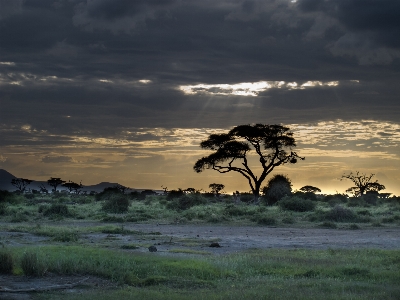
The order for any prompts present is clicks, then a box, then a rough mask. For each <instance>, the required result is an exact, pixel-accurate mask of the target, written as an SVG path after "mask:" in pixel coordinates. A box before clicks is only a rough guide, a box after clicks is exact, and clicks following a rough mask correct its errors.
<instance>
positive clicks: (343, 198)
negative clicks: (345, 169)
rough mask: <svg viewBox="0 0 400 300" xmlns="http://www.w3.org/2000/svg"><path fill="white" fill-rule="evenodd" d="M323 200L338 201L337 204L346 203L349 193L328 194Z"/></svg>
mask: <svg viewBox="0 0 400 300" xmlns="http://www.w3.org/2000/svg"><path fill="white" fill-rule="evenodd" d="M322 201H324V202H328V203H329V202H332V203H334V202H336V203H337V204H339V203H346V202H347V195H343V194H335V195H326V196H325V197H324V198H323V199H322Z"/></svg>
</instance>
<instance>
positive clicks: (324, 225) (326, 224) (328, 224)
mask: <svg viewBox="0 0 400 300" xmlns="http://www.w3.org/2000/svg"><path fill="white" fill-rule="evenodd" d="M319 227H322V228H330V229H336V228H337V225H336V224H335V223H333V222H323V223H322V224H321V225H319Z"/></svg>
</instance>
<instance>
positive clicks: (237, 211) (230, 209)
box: [224, 204, 247, 216]
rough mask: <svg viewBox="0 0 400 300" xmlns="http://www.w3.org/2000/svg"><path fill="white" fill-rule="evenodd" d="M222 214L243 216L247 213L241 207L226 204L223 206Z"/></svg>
mask: <svg viewBox="0 0 400 300" xmlns="http://www.w3.org/2000/svg"><path fill="white" fill-rule="evenodd" d="M224 214H225V215H228V216H244V215H246V214H247V210H246V209H245V208H243V207H238V206H235V205H233V204H228V205H227V206H225V209H224Z"/></svg>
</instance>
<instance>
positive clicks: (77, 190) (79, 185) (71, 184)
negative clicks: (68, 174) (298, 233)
mask: <svg viewBox="0 0 400 300" xmlns="http://www.w3.org/2000/svg"><path fill="white" fill-rule="evenodd" d="M62 186H63V187H66V188H67V189H68V191H69V192H70V193H72V191H74V192H75V194H79V193H80V189H81V188H83V185H82V183H76V182H73V181H71V180H69V181H68V182H66V183H64V184H63V185H62Z"/></svg>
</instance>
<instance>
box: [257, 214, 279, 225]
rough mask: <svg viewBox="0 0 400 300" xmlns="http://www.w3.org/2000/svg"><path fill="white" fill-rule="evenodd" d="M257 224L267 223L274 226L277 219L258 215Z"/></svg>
mask: <svg viewBox="0 0 400 300" xmlns="http://www.w3.org/2000/svg"><path fill="white" fill-rule="evenodd" d="M257 224H259V225H267V226H275V225H276V224H278V221H277V220H276V219H275V218H272V217H267V216H260V217H259V218H258V220H257Z"/></svg>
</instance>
